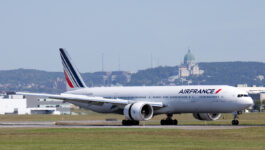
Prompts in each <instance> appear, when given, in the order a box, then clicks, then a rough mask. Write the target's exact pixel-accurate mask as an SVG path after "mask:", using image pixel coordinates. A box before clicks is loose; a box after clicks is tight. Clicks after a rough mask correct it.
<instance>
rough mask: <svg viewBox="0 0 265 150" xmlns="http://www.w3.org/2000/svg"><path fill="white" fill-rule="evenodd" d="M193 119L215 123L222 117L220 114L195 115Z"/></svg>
mask: <svg viewBox="0 0 265 150" xmlns="http://www.w3.org/2000/svg"><path fill="white" fill-rule="evenodd" d="M193 117H194V118H196V119H198V120H204V121H215V120H217V119H219V118H220V117H221V114H220V113H194V114H193Z"/></svg>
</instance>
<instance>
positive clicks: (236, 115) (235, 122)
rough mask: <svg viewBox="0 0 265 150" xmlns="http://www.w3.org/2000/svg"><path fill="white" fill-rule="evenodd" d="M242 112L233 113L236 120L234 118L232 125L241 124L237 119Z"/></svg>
mask: <svg viewBox="0 0 265 150" xmlns="http://www.w3.org/2000/svg"><path fill="white" fill-rule="evenodd" d="M240 114H242V112H237V111H236V112H233V115H234V120H232V125H236V126H237V125H238V124H239V121H238V120H237V119H238V115H240Z"/></svg>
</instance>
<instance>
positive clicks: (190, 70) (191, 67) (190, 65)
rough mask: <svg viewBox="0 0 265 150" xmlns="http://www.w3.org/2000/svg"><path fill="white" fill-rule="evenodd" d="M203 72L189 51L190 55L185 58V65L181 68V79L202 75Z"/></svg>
mask: <svg viewBox="0 0 265 150" xmlns="http://www.w3.org/2000/svg"><path fill="white" fill-rule="evenodd" d="M203 73H204V71H203V70H200V68H199V66H198V64H196V63H195V57H194V55H193V54H192V53H191V50H190V49H189V50H188V53H187V54H186V55H185V56H184V63H183V64H182V65H181V66H180V67H179V77H188V76H190V75H202V74H203Z"/></svg>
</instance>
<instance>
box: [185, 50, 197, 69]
mask: <svg viewBox="0 0 265 150" xmlns="http://www.w3.org/2000/svg"><path fill="white" fill-rule="evenodd" d="M194 64H195V57H194V56H193V54H192V53H191V51H190V49H189V50H188V53H187V54H186V55H185V56H184V65H187V66H190V65H194Z"/></svg>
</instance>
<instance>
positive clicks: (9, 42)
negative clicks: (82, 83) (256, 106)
mask: <svg viewBox="0 0 265 150" xmlns="http://www.w3.org/2000/svg"><path fill="white" fill-rule="evenodd" d="M0 19H1V20H0V41H1V42H0V52H1V53H0V54H1V55H0V56H1V58H0V70H3V69H5V70H7V69H17V68H26V69H41V70H47V71H62V65H61V60H60V58H59V51H58V48H60V47H63V48H66V49H67V50H68V52H69V54H70V55H71V57H72V59H73V60H74V62H75V64H76V66H77V67H78V68H79V71H80V72H94V71H99V70H101V55H102V53H104V68H105V70H108V71H109V70H118V66H119V65H118V64H119V63H118V62H119V57H120V67H121V70H127V71H136V70H139V69H145V68H148V67H150V65H151V61H150V58H151V54H152V56H153V65H154V66H157V65H163V66H164V65H167V66H175V65H177V64H180V63H181V62H182V61H183V56H184V55H185V53H186V52H187V49H188V48H190V49H191V51H192V53H193V54H194V55H195V57H196V61H198V62H212V61H262V62H264V61H265V1H263V0H220V1H213V0H164V1H162V0H131V1H129V0H93V1H89V0H43V1H40V0H39V1H37V0H23V1H22V0H16V1H15V0H1V1H0Z"/></svg>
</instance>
